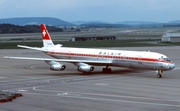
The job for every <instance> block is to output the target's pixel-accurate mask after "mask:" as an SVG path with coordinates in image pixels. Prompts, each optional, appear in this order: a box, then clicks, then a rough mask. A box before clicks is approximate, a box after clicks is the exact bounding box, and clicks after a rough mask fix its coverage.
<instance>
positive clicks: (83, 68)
mask: <svg viewBox="0 0 180 111" xmlns="http://www.w3.org/2000/svg"><path fill="white" fill-rule="evenodd" d="M77 70H78V71H80V72H92V71H93V70H94V67H92V66H89V65H82V66H79V67H78V68H77Z"/></svg>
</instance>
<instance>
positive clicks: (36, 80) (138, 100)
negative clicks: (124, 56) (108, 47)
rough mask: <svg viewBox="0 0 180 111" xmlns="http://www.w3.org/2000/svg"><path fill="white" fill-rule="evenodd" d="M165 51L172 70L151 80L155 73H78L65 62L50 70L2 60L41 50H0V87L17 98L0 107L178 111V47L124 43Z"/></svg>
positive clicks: (63, 110) (3, 109) (44, 110)
mask: <svg viewBox="0 0 180 111" xmlns="http://www.w3.org/2000/svg"><path fill="white" fill-rule="evenodd" d="M113 49H121V50H142V51H145V50H150V51H153V52H159V53H163V54H165V55H167V56H168V57H169V58H170V59H171V60H172V61H173V62H174V63H175V64H176V68H175V69H174V70H172V71H167V72H164V73H163V77H162V78H160V79H159V78H156V75H157V74H156V73H155V71H142V70H132V69H125V68H112V70H113V72H112V73H111V74H103V73H102V72H101V70H102V67H95V71H94V72H93V73H92V74H82V73H80V72H78V71H77V70H76V69H77V67H76V66H74V65H73V64H70V63H67V64H66V66H67V69H66V70H65V71H60V72H56V71H51V70H49V66H48V65H47V64H46V63H45V62H43V61H29V60H13V59H4V58H3V57H4V56H22V57H43V58H44V57H49V56H47V55H45V54H43V53H42V52H38V51H33V50H28V49H22V50H18V49H16V50H0V70H1V71H0V90H5V91H18V92H21V93H23V97H21V98H18V99H15V100H13V101H12V102H7V103H1V104H0V109H1V111H179V110H180V93H179V92H180V74H179V70H180V65H179V64H180V59H179V55H180V47H175V46H174V47H133V48H132V47H127V48H113Z"/></svg>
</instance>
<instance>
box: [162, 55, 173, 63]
mask: <svg viewBox="0 0 180 111" xmlns="http://www.w3.org/2000/svg"><path fill="white" fill-rule="evenodd" d="M161 59H162V60H165V61H167V62H171V60H170V59H169V58H167V57H163V56H161Z"/></svg>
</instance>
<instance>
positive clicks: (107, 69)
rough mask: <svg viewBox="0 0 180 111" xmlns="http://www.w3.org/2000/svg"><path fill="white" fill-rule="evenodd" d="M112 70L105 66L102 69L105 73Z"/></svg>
mask: <svg viewBox="0 0 180 111" xmlns="http://www.w3.org/2000/svg"><path fill="white" fill-rule="evenodd" d="M111 71H112V70H111V68H103V69H102V72H103V73H110V72H111Z"/></svg>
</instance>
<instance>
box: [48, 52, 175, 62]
mask: <svg viewBox="0 0 180 111" xmlns="http://www.w3.org/2000/svg"><path fill="white" fill-rule="evenodd" d="M47 54H48V55H60V56H71V57H77V56H81V57H96V58H108V59H110V58H111V59H121V60H136V61H146V62H163V63H169V64H172V62H168V61H165V60H159V59H154V58H140V57H129V56H128V57H127V56H119V55H118V56H116V55H115V56H112V55H100V54H79V53H65V52H48V53H47Z"/></svg>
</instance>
